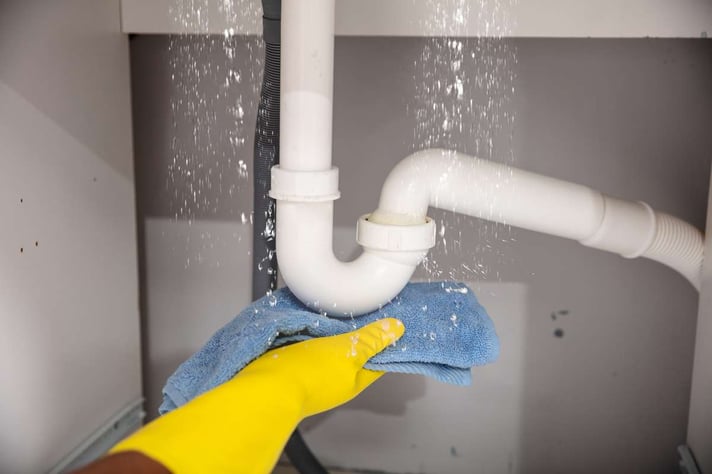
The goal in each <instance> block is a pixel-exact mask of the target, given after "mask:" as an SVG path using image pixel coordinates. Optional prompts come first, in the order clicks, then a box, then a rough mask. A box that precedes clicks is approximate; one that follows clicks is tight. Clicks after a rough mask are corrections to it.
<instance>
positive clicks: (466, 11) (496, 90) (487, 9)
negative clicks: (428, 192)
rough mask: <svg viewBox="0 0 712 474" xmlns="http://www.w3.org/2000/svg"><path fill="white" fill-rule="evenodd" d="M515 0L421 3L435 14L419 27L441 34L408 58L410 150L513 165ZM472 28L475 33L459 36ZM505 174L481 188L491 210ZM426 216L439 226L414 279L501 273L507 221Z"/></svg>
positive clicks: (508, 230)
mask: <svg viewBox="0 0 712 474" xmlns="http://www.w3.org/2000/svg"><path fill="white" fill-rule="evenodd" d="M515 1H516V0H479V1H476V2H472V1H467V0H426V3H427V6H428V8H429V10H430V11H432V12H434V14H433V15H431V16H430V18H429V19H427V20H424V21H423V23H422V24H421V25H419V26H420V28H421V29H422V30H424V31H426V32H429V33H430V34H432V35H440V36H435V37H433V38H429V39H427V40H425V41H424V44H423V48H422V50H421V51H420V53H419V55H418V57H417V58H416V59H415V60H414V61H413V79H414V81H415V86H416V97H415V100H414V101H413V102H412V103H411V104H409V107H408V113H409V114H410V115H411V116H412V117H413V118H415V121H416V127H415V129H414V132H413V140H412V151H417V150H421V149H424V148H447V149H453V150H458V151H461V152H464V153H467V154H471V155H474V156H477V157H478V158H482V159H487V160H492V161H498V162H501V163H505V164H508V165H511V164H513V163H514V154H513V143H512V142H513V140H512V138H513V128H514V120H515V114H514V111H513V106H512V98H513V94H514V82H515V69H514V67H515V65H516V62H517V55H516V49H515V46H514V44H513V42H512V41H511V40H507V39H505V38H504V37H505V36H507V35H508V34H509V33H510V32H511V31H512V28H513V27H514V20H513V18H511V16H510V15H511V11H512V7H513V6H514V2H515ZM473 30H476V31H477V32H479V34H480V35H481V36H480V37H474V38H466V37H465V36H466V35H467V34H469V33H471V32H472V31H473ZM443 32H444V33H445V35H446V36H442V34H443ZM451 172H457V169H453V170H451ZM510 178H511V173H510V172H508V171H505V172H503V173H502V174H501V176H498V178H497V179H498V180H499V182H497V183H492V186H491V190H490V189H488V191H487V192H488V193H490V194H491V196H492V198H491V199H492V203H491V205H490V207H492V208H494V205H495V202H496V201H495V200H496V189H497V188H499V187H501V186H503V185H505V184H506V183H507V182H508V180H509V179H510ZM431 217H433V218H435V220H436V222H437V224H438V235H439V239H438V243H437V247H436V248H435V249H433V250H432V251H431V253H430V255H429V256H428V257H427V258H426V259H425V261H424V262H423V265H422V268H421V269H420V270H419V272H418V275H417V276H418V277H426V278H427V279H429V280H437V279H450V280H458V281H461V280H465V281H467V280H487V279H499V278H500V274H499V269H500V268H501V267H502V266H503V265H505V264H506V263H507V261H508V260H507V257H506V255H507V251H506V250H507V249H506V247H507V245H508V244H509V243H511V242H512V241H514V240H515V239H514V233H513V231H512V229H511V228H510V227H509V226H507V225H504V224H497V223H493V222H489V221H483V220H478V219H475V218H472V217H468V216H463V215H459V214H455V213H452V212H444V211H434V212H433V213H432V215H431Z"/></svg>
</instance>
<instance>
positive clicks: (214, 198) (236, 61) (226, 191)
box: [165, 0, 263, 267]
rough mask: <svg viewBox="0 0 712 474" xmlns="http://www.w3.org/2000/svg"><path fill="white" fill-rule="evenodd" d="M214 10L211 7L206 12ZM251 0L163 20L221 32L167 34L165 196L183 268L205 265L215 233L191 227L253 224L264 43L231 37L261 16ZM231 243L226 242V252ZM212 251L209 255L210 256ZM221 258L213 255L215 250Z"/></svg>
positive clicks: (189, 7) (195, 2)
mask: <svg viewBox="0 0 712 474" xmlns="http://www.w3.org/2000/svg"><path fill="white" fill-rule="evenodd" d="M211 9H212V10H211ZM258 9H259V5H256V4H255V2H251V1H249V0H221V1H220V2H219V3H217V4H216V3H215V2H211V1H209V0H181V1H178V2H172V3H171V6H170V10H169V15H170V18H171V20H172V21H173V23H174V25H175V26H176V27H177V29H178V30H180V31H190V32H196V31H200V32H207V31H211V26H212V25H211V24H210V22H211V21H213V22H215V21H216V20H217V21H219V23H220V24H221V25H223V24H224V25H227V26H226V27H225V29H224V31H223V34H219V35H218V34H213V35H207V34H204V35H191V34H175V35H171V36H170V37H169V45H168V64H169V73H170V85H169V87H170V88H171V93H170V97H171V103H170V118H171V125H170V131H169V136H170V152H171V156H172V159H171V161H170V164H169V168H168V170H167V179H166V187H165V189H166V192H167V193H168V198H169V199H168V201H169V203H170V204H169V205H170V212H171V215H172V216H173V217H174V219H176V220H179V221H187V223H188V226H189V231H188V233H187V236H186V241H185V266H186V267H189V266H191V265H194V264H203V263H210V264H211V265H215V266H220V261H219V260H216V259H217V258H218V257H214V258H212V259H210V261H209V262H205V257H204V255H205V254H206V253H207V251H208V250H209V249H210V248H213V247H214V246H215V245H216V243H219V242H216V239H218V238H217V236H216V235H212V234H211V233H208V232H198V231H196V230H194V229H193V222H194V221H196V220H223V221H225V220H228V221H236V222H239V223H241V224H245V225H248V224H251V223H252V209H251V206H250V202H251V201H250V196H249V192H250V183H249V179H250V169H249V168H250V165H248V163H250V162H251V159H252V150H251V147H249V146H248V143H249V142H250V138H251V135H252V134H253V133H254V122H255V118H254V112H255V111H256V109H257V101H258V100H259V89H260V85H261V75H262V62H263V46H262V42H261V40H260V39H259V38H255V37H251V38H244V37H237V36H235V34H236V32H237V30H238V25H239V24H240V22H242V24H244V23H245V22H249V21H253V19H259V16H260V15H259V12H257V11H256V10H258ZM230 245H233V246H234V242H228V243H226V244H225V248H228V246H230ZM212 254H213V253H211V255H212ZM215 254H217V255H219V252H218V253H215Z"/></svg>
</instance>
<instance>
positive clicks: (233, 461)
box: [111, 319, 404, 474]
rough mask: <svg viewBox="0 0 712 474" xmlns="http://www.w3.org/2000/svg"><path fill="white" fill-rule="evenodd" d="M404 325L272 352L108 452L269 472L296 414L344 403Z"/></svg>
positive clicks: (372, 327)
mask: <svg viewBox="0 0 712 474" xmlns="http://www.w3.org/2000/svg"><path fill="white" fill-rule="evenodd" d="M403 331H404V327H403V324H402V323H401V322H400V321H398V320H396V319H383V320H380V321H376V322H374V323H371V324H369V325H367V326H364V327H363V328H361V329H358V330H356V331H353V332H350V333H346V334H341V335H339V336H332V337H326V338H319V339H312V340H309V341H305V342H300V343H297V344H294V345H291V346H287V347H282V348H280V349H275V350H273V351H270V352H268V353H266V354H264V355H263V356H261V357H260V358H258V359H257V360H255V361H254V362H252V363H251V364H250V365H248V366H247V367H246V368H245V369H243V370H242V371H241V372H240V373H239V374H238V375H236V376H235V377H234V378H233V379H232V380H230V381H229V382H227V383H225V384H223V385H221V386H219V387H217V388H215V389H213V390H211V391H210V392H207V393H205V394H203V395H201V396H200V397H197V398H195V399H194V400H192V401H191V402H189V403H187V404H186V405H184V406H183V407H181V408H179V409H177V410H174V411H172V412H170V413H168V414H166V415H164V416H163V417H161V418H159V419H157V420H155V421H154V422H152V423H150V424H148V425H147V426H145V427H144V428H143V429H141V430H140V431H139V432H137V433H136V434H134V435H133V436H131V437H129V438H128V439H126V440H124V441H123V442H121V443H119V444H118V445H117V446H116V447H115V448H114V449H112V450H111V453H118V452H127V451H138V452H141V453H143V454H145V455H146V456H148V457H150V458H152V459H154V460H156V461H158V462H160V463H161V464H163V465H164V466H166V467H167V468H168V469H169V470H171V471H172V472H174V473H176V474H183V473H211V474H220V473H239V474H247V473H249V474H253V473H254V474H265V473H269V472H271V469H272V468H273V467H274V465H275V464H276V462H277V460H278V458H279V454H280V453H281V451H282V448H283V447H284V445H285V444H286V442H287V439H288V438H289V435H291V433H292V432H293V431H294V429H295V428H296V426H297V425H298V424H299V422H300V421H301V420H302V419H304V418H305V417H308V416H311V415H314V414H317V413H321V412H324V411H327V410H330V409H332V408H335V407H337V406H339V405H341V404H343V403H346V402H347V401H349V400H351V399H352V398H354V397H355V396H356V395H358V394H359V393H361V391H362V390H364V389H365V388H366V387H368V386H369V385H370V384H372V383H373V382H375V381H376V380H377V379H378V378H379V377H381V376H382V375H383V373H382V372H375V371H371V370H367V369H364V368H363V365H364V364H365V363H366V362H367V361H368V360H369V359H370V358H371V357H373V356H374V355H376V354H378V353H379V352H381V351H382V350H383V349H385V348H386V347H387V346H388V345H389V344H392V343H394V342H395V341H396V340H398V338H400V337H401V336H402V335H403Z"/></svg>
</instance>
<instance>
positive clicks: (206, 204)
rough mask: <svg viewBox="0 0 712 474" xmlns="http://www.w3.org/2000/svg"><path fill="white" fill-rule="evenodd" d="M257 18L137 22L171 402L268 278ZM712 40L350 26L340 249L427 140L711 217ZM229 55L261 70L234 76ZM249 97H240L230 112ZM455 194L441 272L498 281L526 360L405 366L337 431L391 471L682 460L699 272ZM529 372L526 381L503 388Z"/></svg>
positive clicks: (497, 303) (361, 455)
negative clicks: (442, 377)
mask: <svg viewBox="0 0 712 474" xmlns="http://www.w3.org/2000/svg"><path fill="white" fill-rule="evenodd" d="M253 41H254V39H252V38H248V39H244V38H229V39H228V40H227V42H224V40H223V38H222V37H212V40H211V41H209V40H207V39H206V38H185V37H180V38H178V37H174V38H173V39H169V38H167V37H141V36H139V37H136V38H134V40H133V42H132V68H133V86H134V109H135V110H134V112H135V131H136V150H137V156H136V160H137V161H136V164H137V178H138V180H137V183H138V190H139V208H140V212H141V222H142V225H143V226H144V228H145V232H144V239H143V242H142V245H143V248H144V251H145V252H146V255H144V259H143V262H144V272H147V275H148V276H147V277H146V276H145V277H144V280H143V284H144V286H143V288H144V292H145V294H146V295H147V298H148V300H149V304H148V305H147V308H148V311H146V312H145V316H146V319H147V324H148V325H149V327H150V331H148V333H147V337H148V343H149V344H148V347H149V351H148V354H147V355H148V358H147V364H148V366H147V372H148V374H149V377H148V378H149V380H150V381H151V382H150V387H151V388H150V389H149V392H148V394H147V395H148V397H149V401H150V403H149V406H150V407H151V411H153V410H154V409H155V407H157V404H158V401H159V399H160V394H159V393H158V389H157V387H160V386H161V385H162V384H163V382H164V381H165V377H167V375H168V374H169V373H170V372H171V371H172V370H174V369H175V367H177V365H178V363H179V362H180V361H181V360H182V358H184V357H187V356H188V355H189V354H190V353H191V352H192V351H194V350H197V349H198V348H199V347H200V345H201V344H203V343H204V342H205V340H206V339H207V337H208V336H209V335H210V333H211V332H212V331H214V330H216V329H218V328H219V326H220V325H221V324H222V323H223V322H225V321H229V320H230V318H231V317H233V316H234V315H235V314H237V312H238V311H239V309H241V307H242V306H243V305H244V304H246V303H247V302H248V299H249V298H248V296H249V283H250V280H249V256H248V252H249V249H250V243H249V237H248V235H249V230H248V229H249V210H250V209H251V198H250V186H249V180H247V179H246V178H245V176H244V173H243V172H242V167H241V165H240V164H239V160H244V161H246V162H249V160H250V159H251V158H250V157H251V148H252V142H251V138H250V135H251V133H252V129H253V125H252V123H253V120H254V116H255V105H256V104H255V97H256V94H257V90H256V89H255V88H252V87H251V86H250V85H249V83H250V81H252V80H255V81H257V83H259V61H258V60H259V58H260V54H261V51H260V50H259V48H256V47H255V46H254V44H252V43H250V42H253ZM249 44H252V46H251V47H248V45H249ZM225 45H227V50H225V48H224V46H225ZM711 56H712V46H711V45H710V43H708V42H706V41H701V40H543V39H522V40H508V41H485V40H479V41H478V40H464V41H459V40H456V41H454V42H453V41H452V40H451V41H443V40H440V41H435V40H426V39H414V38H408V39H385V38H348V39H347V38H339V39H337V42H336V77H335V124H334V126H335V137H334V139H335V141H334V163H335V165H336V166H338V167H339V168H340V170H341V184H340V187H341V191H342V198H341V200H339V201H337V204H336V225H337V232H336V235H335V249H336V250H337V252H338V253H339V254H340V255H342V256H344V257H348V256H353V252H352V250H353V239H354V230H353V226H354V224H355V222H356V219H357V218H358V216H359V215H361V214H363V213H365V212H368V211H370V210H373V209H374V208H375V207H376V205H377V201H378V194H379V190H380V187H381V185H382V182H383V180H384V179H385V176H386V174H387V173H388V171H389V170H390V169H392V168H393V166H395V164H396V163H397V162H398V161H399V160H400V159H402V158H403V157H405V156H406V155H408V154H409V153H410V152H411V151H413V150H416V149H419V148H421V147H423V146H449V147H453V148H456V149H458V150H460V151H463V152H468V153H471V154H477V155H479V156H481V157H483V158H487V159H493V160H498V161H504V162H507V163H513V164H515V165H516V166H518V167H520V168H523V169H527V170H531V171H534V172H537V173H543V174H547V175H550V176H553V177H556V178H560V179H566V180H571V181H575V182H580V183H583V184H586V185H589V186H591V187H593V188H597V189H600V190H601V191H603V192H605V193H608V194H611V195H614V196H618V197H622V198H626V199H632V200H637V199H640V200H645V201H647V202H648V203H650V204H651V205H652V206H653V207H655V208H657V209H660V210H662V211H665V212H668V213H671V214H674V215H677V216H679V217H682V218H684V219H687V220H688V221H690V222H692V223H694V224H695V225H697V226H699V227H700V228H703V227H704V223H705V216H706V206H707V195H708V189H709V173H710V159H709V154H708V150H709V149H710V147H712V136H710V134H709V133H708V127H707V124H709V123H710V121H712V94H711V93H710V91H709V87H708V85H709V83H710V81H711V80H712V62H711V61H710V60H709V59H710V57H711ZM180 58H183V59H182V60H181V59H180ZM438 58H440V59H442V60H440V59H438ZM458 60H461V62H459V63H458V64H459V67H454V64H455V63H457V62H458ZM181 64H182V66H181ZM191 64H198V65H199V67H198V68H197V69H195V71H197V72H194V73H187V74H184V75H182V76H180V77H179V81H178V84H177V85H176V84H175V80H171V75H172V74H174V73H175V71H181V70H191V66H190V65H191ZM176 67H177V69H175V68H176ZM252 67H254V68H255V69H254V71H257V73H256V74H255V73H254V71H253V72H251V68H252ZM229 71H233V72H235V71H236V72H238V73H239V76H240V77H242V78H243V80H242V81H241V82H229V81H228V82H227V83H226V81H225V77H224V75H225V74H232V73H230V72H229ZM458 78H460V80H461V82H460V83H458ZM191 81H192V82H191ZM438 81H440V85H439V86H438ZM191 84H194V85H197V89H196V88H195V87H192V86H191ZM460 89H461V90H462V92H460ZM186 90H189V91H192V92H190V94H188V95H186V93H185V91H186ZM196 91H197V92H196ZM191 94H192V95H191ZM191 98H192V100H195V103H196V104H198V105H196V107H195V109H194V110H190V109H189V108H187V107H186V106H185V104H186V103H190V102H191ZM238 103H239V104H242V106H243V107H242V108H243V113H242V114H237V116H239V117H241V118H239V120H238V118H237V116H235V115H232V114H230V113H226V112H225V110H229V109H231V108H233V109H234V108H235V104H238ZM176 110H177V112H176ZM215 114H216V115H215ZM196 124H198V125H199V126H198V125H196ZM231 134H235V135H236V136H238V138H239V139H235V136H234V135H231ZM231 137H232V138H231ZM243 139H244V141H243ZM235 143H237V145H235ZM201 144H202V145H201ZM201 146H203V147H204V150H205V152H204V153H203V154H201V153H200V150H201ZM176 157H178V160H177V161H178V162H179V163H181V166H182V168H181V167H177V166H176V164H175V163H176ZM228 158H229V159H230V160H232V161H228ZM228 163H231V164H230V165H228ZM186 168H187V169H188V170H192V171H191V172H197V178H196V180H194V181H191V179H189V178H190V177H189V176H188V173H187V171H186ZM250 168H251V167H250V166H248V170H247V171H248V172H249V171H250ZM210 169H212V170H214V171H213V172H212V174H211V173H209V172H208V171H209V170H210ZM218 176H220V178H219V179H218ZM209 177H210V180H211V183H212V184H211V185H210V186H208V185H207V184H206V183H207V180H208V178H209ZM505 178H506V177H505ZM201 180H202V181H201ZM191 183H192V185H193V188H190V185H191ZM201 183H202V184H201ZM231 185H234V187H231ZM230 189H232V191H233V192H232V193H230V192H228V191H229V190H230ZM186 190H188V191H189V192H188V191H186ZM193 191H194V192H195V195H193ZM243 213H245V215H244V216H243ZM432 216H433V217H434V218H435V219H436V222H437V223H438V230H439V233H438V236H439V237H438V246H437V247H436V249H434V251H433V253H432V258H430V260H429V261H428V262H427V265H425V266H424V267H423V268H421V269H420V270H419V272H418V274H417V278H420V279H422V278H432V279H451V278H453V279H458V280H465V281H474V283H473V287H474V290H475V291H476V293H477V294H478V295H479V296H480V297H481V298H482V300H483V301H484V302H486V304H487V306H488V308H489V309H490V312H491V313H492V316H493V318H494V319H495V320H496V321H498V327H499V328H500V329H501V330H502V337H503V340H505V341H509V343H508V344H507V346H508V347H506V348H505V353H503V359H502V364H501V365H500V366H498V365H493V366H492V367H487V368H483V369H478V370H476V371H475V384H474V386H473V387H472V389H464V390H458V389H455V388H452V387H442V386H440V385H438V384H434V383H431V382H430V381H425V380H422V379H418V378H413V377H399V376H394V377H390V378H389V379H386V380H385V381H384V382H383V383H382V385H380V386H377V387H375V388H374V390H373V393H370V394H366V395H365V396H364V397H363V398H362V399H359V400H357V401H356V402H354V403H355V405H353V406H350V407H344V408H343V410H340V411H337V412H334V413H331V414H328V415H326V416H325V417H323V419H321V418H320V419H315V420H311V421H309V422H307V423H305V426H304V429H305V436H306V438H307V439H308V440H309V441H310V442H311V445H312V447H313V449H314V450H315V451H316V453H317V454H318V455H319V456H320V457H322V458H323V459H325V460H326V461H328V463H329V464H331V465H337V466H347V467H352V468H362V469H380V470H384V471H387V472H423V473H440V474H442V473H463V474H464V473H469V474H471V473H473V472H551V473H558V472H561V473H564V472H565V473H572V472H573V473H600V472H646V473H647V472H650V473H667V472H671V471H672V470H674V469H675V466H676V447H677V446H678V445H679V444H683V443H684V442H685V441H686V432H687V420H688V408H689V397H690V384H691V376H692V361H693V343H694V338H695V329H696V321H697V316H696V315H697V300H698V295H697V293H696V292H695V290H694V289H693V288H692V287H690V286H689V284H688V283H687V282H686V281H685V280H684V278H682V277H680V276H679V275H677V274H675V273H674V272H672V271H670V270H668V269H666V268H664V267H662V266H660V265H658V264H656V263H654V262H649V261H645V260H635V261H627V260H624V259H622V258H620V257H617V256H615V255H609V254H606V253H603V252H600V251H596V250H592V249H588V248H584V247H581V246H580V245H578V244H577V243H574V242H569V241H566V240H563V239H555V238H551V237H547V236H542V235H538V234H535V233H530V232H525V231H519V230H516V229H508V228H506V227H505V226H496V225H491V224H487V223H483V222H480V221H478V220H477V219H470V218H461V217H456V216H453V215H451V214H448V213H440V212H435V211H433V212H432ZM243 220H244V223H243ZM286 238H288V237H286ZM216 249H217V250H216ZM218 264H219V265H220V266H219V267H218ZM223 265H224V266H227V267H229V268H228V269H227V270H225V269H223ZM509 318H511V319H509ZM510 331H511V332H510ZM159 348H160V354H159V352H157V351H158V350H159ZM171 353H172V355H170V357H169V356H166V354H171ZM517 361H519V362H517ZM517 363H519V364H520V365H519V366H517ZM478 374H481V375H479V376H478ZM514 374H521V375H514ZM498 375H499V376H500V377H499V378H498ZM506 384H509V385H508V390H510V391H511V393H510V395H511V398H502V397H496V396H493V395H496V394H498V393H502V392H501V390H502V389H503V387H504V386H505V385H506ZM496 398H501V399H499V400H498V401H497V402H496V403H495V402H492V400H493V399H496ZM443 407H447V409H446V411H445V412H443ZM514 407H518V408H517V409H515V408H514ZM485 408H486V410H485ZM483 410H484V411H485V412H486V413H484V412H483ZM439 416H440V417H441V418H442V419H441V420H440V421H438V417H439ZM511 416H514V417H516V418H517V419H516V421H515V420H513V419H512V418H511ZM389 422H390V423H391V424H392V425H393V428H391V429H389V428H387V426H386V425H388V424H389ZM480 423H482V424H484V426H481V425H480ZM451 425H452V426H451ZM492 425H495V426H492ZM433 426H436V427H437V428H436V429H435V428H433ZM449 427H450V428H449ZM478 429H479V430H478ZM487 433H496V439H497V440H500V441H501V444H502V446H501V447H500V448H498V449H496V450H495V449H494V448H492V449H487V450H482V449H481V447H480V446H479V443H478V440H483V439H487V443H486V444H485V446H488V447H490V446H493V445H494V442H492V443H491V444H490V442H491V441H492V440H491V439H489V438H486V437H485V435H486V434H487ZM493 436H494V435H493ZM467 437H474V438H472V439H473V440H475V441H472V442H470V441H462V440H463V439H465V438H467ZM423 443H426V444H428V446H427V447H424V444H423ZM483 443H484V441H483ZM413 445H415V447H413ZM453 448H454V449H453ZM483 451H487V452H488V453H489V455H490V456H491V457H487V455H485V454H482V452H483ZM490 467H491V469H490Z"/></svg>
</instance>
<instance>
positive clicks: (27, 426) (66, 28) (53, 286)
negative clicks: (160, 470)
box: [0, 0, 141, 473]
mask: <svg viewBox="0 0 712 474" xmlns="http://www.w3.org/2000/svg"><path fill="white" fill-rule="evenodd" d="M119 20H120V19H119V4H118V1H109V2H95V1H93V0H67V1H61V2H42V1H27V0H17V1H9V2H3V3H2V4H1V6H0V327H1V328H2V329H1V330H0V387H1V388H0V471H1V472H12V473H25V472H27V473H36V472H45V471H47V470H49V469H50V468H51V467H52V466H54V465H55V464H56V463H57V462H59V460H60V459H61V458H63V457H64V456H65V455H66V454H68V453H69V452H70V451H72V450H73V449H74V448H76V447H77V446H79V445H80V444H81V443H82V442H83V441H85V440H86V439H87V438H88V437H89V436H90V435H92V434H93V433H94V432H95V431H96V430H98V429H99V428H101V427H102V425H104V424H105V423H106V422H107V421H108V420H109V419H110V418H111V417H112V416H114V415H115V414H117V413H118V412H120V411H121V410H122V409H124V408H126V407H127V406H129V405H130V404H132V403H133V402H135V401H136V400H139V399H140V397H141V378H140V377H141V375H140V338H139V317H138V275H137V256H136V221H135V204H134V203H135V198H134V183H133V160H132V144H131V122H130V113H131V108H130V92H129V68H128V66H129V61H128V44H127V43H128V42H127V39H126V37H125V36H124V35H122V34H121V33H120V22H119Z"/></svg>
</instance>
